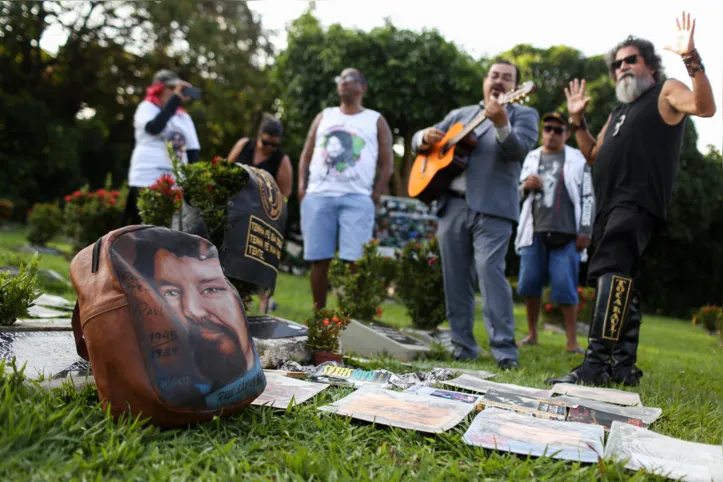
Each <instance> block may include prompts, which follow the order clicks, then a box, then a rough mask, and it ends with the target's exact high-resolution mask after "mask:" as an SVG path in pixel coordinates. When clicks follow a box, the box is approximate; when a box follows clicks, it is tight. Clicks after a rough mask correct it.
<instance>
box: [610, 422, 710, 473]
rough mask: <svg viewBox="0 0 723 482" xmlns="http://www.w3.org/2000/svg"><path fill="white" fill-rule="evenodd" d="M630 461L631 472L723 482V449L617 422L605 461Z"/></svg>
mask: <svg viewBox="0 0 723 482" xmlns="http://www.w3.org/2000/svg"><path fill="white" fill-rule="evenodd" d="M608 457H609V458H611V459H614V460H618V461H620V462H625V461H626V460H627V464H626V465H625V467H627V468H628V469H630V470H640V469H645V471H647V472H650V473H654V474H657V475H661V476H663V477H668V478H671V479H676V480H684V481H687V482H699V481H700V482H704V481H705V482H711V481H713V482H723V447H721V446H720V445H706V444H701V443H696V442H687V441H685V440H679V439H676V438H673V437H668V436H665V435H661V434H659V433H656V432H653V431H652V430H647V429H644V428H639V427H635V426H633V425H628V424H625V423H621V422H613V424H612V428H611V429H610V436H609V437H608V443H607V446H606V447H605V458H608Z"/></svg>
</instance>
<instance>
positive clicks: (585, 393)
mask: <svg viewBox="0 0 723 482" xmlns="http://www.w3.org/2000/svg"><path fill="white" fill-rule="evenodd" d="M552 393H559V394H562V395H571V396H573V397H578V398H587V399H588V400H597V401H598V402H607V403H615V404H617V405H629V406H642V405H643V403H642V402H641V401H640V395H638V394H637V393H635V392H626V391H624V390H615V389H614V388H598V387H584V386H581V385H573V384H571V383H556V384H555V385H553V386H552Z"/></svg>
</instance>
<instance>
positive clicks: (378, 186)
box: [298, 68, 394, 308]
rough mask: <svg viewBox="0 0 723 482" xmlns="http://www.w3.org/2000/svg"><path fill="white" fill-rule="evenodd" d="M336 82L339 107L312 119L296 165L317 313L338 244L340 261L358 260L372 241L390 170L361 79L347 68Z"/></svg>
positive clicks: (380, 121)
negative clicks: (376, 212)
mask: <svg viewBox="0 0 723 482" xmlns="http://www.w3.org/2000/svg"><path fill="white" fill-rule="evenodd" d="M335 80H336V85H337V92H338V93H339V98H340V99H341V104H340V105H339V107H328V108H326V109H324V110H323V111H322V112H320V113H319V114H318V115H317V116H316V118H315V119H314V122H313V123H312V125H311V128H310V129H309V133H308V135H307V137H306V144H305V145H304V150H303V151H302V153H301V159H300V161H299V190H298V192H299V201H300V203H301V233H302V235H303V237H304V259H305V260H307V261H311V290H312V294H313V297H314V305H315V306H316V307H317V308H323V307H325V306H326V293H327V289H328V285H329V276H328V275H329V263H330V262H331V260H332V259H333V258H334V255H335V254H336V250H337V239H338V240H339V257H340V258H341V259H342V260H344V261H349V262H354V261H356V260H357V259H359V258H360V257H361V255H362V248H363V245H364V243H366V242H368V241H369V240H370V239H371V238H372V231H373V228H374V212H375V206H376V204H377V203H378V202H379V197H380V196H381V195H382V193H383V192H384V190H385V189H386V187H387V184H388V183H389V178H390V177H391V175H392V169H393V166H394V164H393V162H394V155H393V153H392V133H391V130H390V129H389V125H388V124H387V121H386V120H385V119H384V117H383V116H382V115H381V114H380V113H379V112H376V111H373V110H371V109H367V108H365V107H363V106H362V97H363V96H364V93H365V92H366V89H367V82H366V79H365V78H364V75H363V74H362V73H361V72H359V71H358V70H357V69H352V68H347V69H344V70H343V71H342V72H341V75H340V76H339V77H337V78H336V79H335ZM377 167H379V175H378V176H377ZM375 179H376V181H375Z"/></svg>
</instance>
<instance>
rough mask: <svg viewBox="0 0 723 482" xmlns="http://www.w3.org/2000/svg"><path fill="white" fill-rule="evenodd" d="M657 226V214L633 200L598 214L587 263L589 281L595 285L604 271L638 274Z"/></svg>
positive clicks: (632, 275) (635, 275) (631, 275)
mask: <svg viewBox="0 0 723 482" xmlns="http://www.w3.org/2000/svg"><path fill="white" fill-rule="evenodd" d="M657 229H658V220H657V218H655V217H654V216H653V215H652V214H650V213H649V212H648V211H647V210H646V209H644V208H641V207H639V206H636V205H634V204H620V205H617V206H615V207H614V208H613V209H611V210H610V211H609V212H608V213H606V214H604V215H598V216H597V218H596V219H595V225H594V226H593V234H592V236H593V238H592V239H593V243H595V251H594V252H593V254H592V256H591V257H590V262H589V264H588V279H587V281H588V284H589V285H590V286H595V284H596V281H597V278H598V277H600V276H602V275H603V274H605V273H622V274H626V275H628V276H630V277H632V278H636V277H638V276H639V275H640V268H641V265H642V261H643V253H644V252H645V249H646V248H647V246H648V244H649V243H650V240H651V239H652V237H653V235H654V234H655V233H656V231H657Z"/></svg>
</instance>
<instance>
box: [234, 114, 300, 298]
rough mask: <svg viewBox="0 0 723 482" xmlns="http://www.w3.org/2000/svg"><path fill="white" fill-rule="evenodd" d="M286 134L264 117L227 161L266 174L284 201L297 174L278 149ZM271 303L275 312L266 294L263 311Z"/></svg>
mask: <svg viewBox="0 0 723 482" xmlns="http://www.w3.org/2000/svg"><path fill="white" fill-rule="evenodd" d="M283 133H284V127H283V126H282V125H281V122H279V121H278V120H277V119H275V118H274V117H271V116H269V115H266V114H264V118H263V120H262V121H261V127H259V132H258V136H257V137H256V138H253V137H252V138H251V139H249V138H248V137H244V138H242V139H239V141H238V142H236V145H235V146H233V149H231V152H230V153H229V154H228V160H229V161H230V162H239V163H241V164H246V165H251V166H254V167H257V168H259V169H263V170H265V171H267V172H268V173H269V174H271V176H272V177H273V178H274V180H275V181H276V184H278V186H279V190H281V195H282V196H284V199H288V198H289V196H290V195H291V182H292V181H293V177H294V175H293V171H292V169H291V161H290V160H289V156H287V155H286V154H284V152H283V151H282V150H281V149H280V148H279V146H280V144H281V135H282V134H283ZM269 302H270V305H271V306H270V308H271V310H275V309H276V307H277V306H278V305H277V304H276V302H274V301H273V300H272V299H271V298H270V297H269V294H268V293H267V292H264V293H263V294H262V295H261V299H260V309H261V311H263V312H266V311H267V309H268V308H269Z"/></svg>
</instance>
